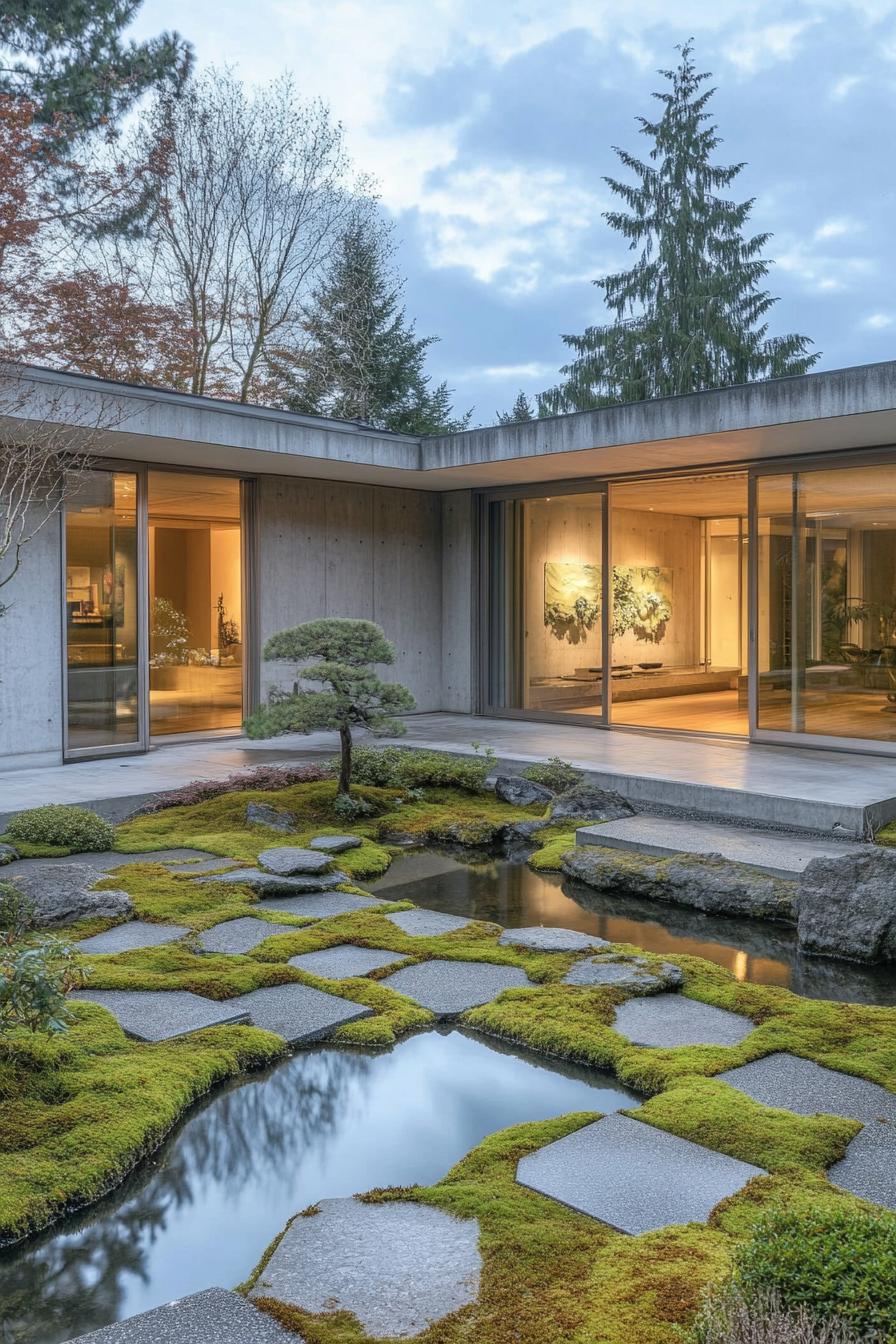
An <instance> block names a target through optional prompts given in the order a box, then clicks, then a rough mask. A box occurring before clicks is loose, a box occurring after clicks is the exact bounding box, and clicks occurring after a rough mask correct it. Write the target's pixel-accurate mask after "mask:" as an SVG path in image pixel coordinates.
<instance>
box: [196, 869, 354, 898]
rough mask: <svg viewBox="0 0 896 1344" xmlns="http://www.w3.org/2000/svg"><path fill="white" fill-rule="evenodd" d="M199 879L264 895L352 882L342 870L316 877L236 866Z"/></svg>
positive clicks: (312, 889)
mask: <svg viewBox="0 0 896 1344" xmlns="http://www.w3.org/2000/svg"><path fill="white" fill-rule="evenodd" d="M197 881H199V882H202V883H206V882H222V883H225V884H226V885H228V886H231V885H240V886H246V887H249V888H250V889H251V890H252V891H257V892H258V893H259V894H260V895H263V896H296V895H298V894H299V892H302V891H330V890H332V888H333V887H338V886H341V884H342V883H343V882H350V881H351V878H350V877H349V875H348V873H342V872H337V873H321V874H319V876H316V877H284V876H282V875H281V874H279V873H263V872H262V871H261V869H260V868H235V869H234V870H233V871H232V872H230V873H221V875H220V876H219V877H200V878H198V879H197Z"/></svg>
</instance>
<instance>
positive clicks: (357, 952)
mask: <svg viewBox="0 0 896 1344" xmlns="http://www.w3.org/2000/svg"><path fill="white" fill-rule="evenodd" d="M406 960H407V958H406V957H405V955H404V953H403V952H383V951H380V950H379V949H378V948H375V947H357V946H356V945H355V944H354V943H337V944H336V945H335V946H334V947H322V948H321V949H320V950H319V951H317V952H302V953H300V954H299V956H297V957H290V959H289V964H290V966H295V967H296V968H297V970H300V971H307V972H308V973H309V975H321V976H323V977H324V979H326V980H344V979H345V978H346V977H347V976H352V975H369V974H370V972H371V971H380V970H382V969H383V967H385V966H394V965H395V963H396V962H399V961H406Z"/></svg>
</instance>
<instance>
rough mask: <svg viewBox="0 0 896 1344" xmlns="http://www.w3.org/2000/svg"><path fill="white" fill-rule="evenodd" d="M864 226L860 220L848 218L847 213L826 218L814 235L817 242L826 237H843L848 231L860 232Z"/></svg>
mask: <svg viewBox="0 0 896 1344" xmlns="http://www.w3.org/2000/svg"><path fill="white" fill-rule="evenodd" d="M864 227H865V226H864V224H863V223H862V222H861V220H858V219H850V217H849V216H848V215H841V216H840V217H839V218H835V219H826V220H825V222H824V223H823V224H821V225H819V227H818V228H817V229H816V230H815V235H814V236H815V238H816V240H818V241H819V242H820V241H823V240H824V239H826V238H844V237H846V236H847V234H850V233H860V232H861V231H862V229H863V228H864Z"/></svg>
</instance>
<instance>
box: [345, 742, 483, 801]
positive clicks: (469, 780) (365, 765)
mask: <svg viewBox="0 0 896 1344" xmlns="http://www.w3.org/2000/svg"><path fill="white" fill-rule="evenodd" d="M493 760H494V756H493V754H492V753H490V752H484V753H482V754H481V755H476V756H452V755H450V753H449V752H446V751H408V750H404V749H402V748H401V747H356V748H355V750H354V752H353V754H352V780H353V782H354V783H356V784H368V785H371V786H373V787H374V788H380V789H421V788H432V789H463V790H464V791H465V792H466V793H484V792H485V781H486V779H487V777H488V774H489V772H490V770H491V768H492V762H493Z"/></svg>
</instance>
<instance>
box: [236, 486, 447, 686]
mask: <svg viewBox="0 0 896 1344" xmlns="http://www.w3.org/2000/svg"><path fill="white" fill-rule="evenodd" d="M257 491H258V494H257V499H258V512H257V536H258V543H257V545H258V557H257V565H258V626H259V634H260V638H261V642H262V643H263V642H264V640H265V639H267V638H268V637H269V636H270V635H272V634H274V633H275V631H277V630H283V629H286V628H287V627H289V626H293V625H299V624H300V623H301V622H302V621H308V620H312V619H313V618H315V617H318V616H353V617H361V618H364V619H366V620H371V621H376V622H377V624H378V625H381V626H382V627H383V629H384V630H385V632H386V634H387V636H388V637H389V639H391V640H392V642H393V643H394V644H395V647H396V652H397V661H396V664H395V667H394V668H393V669H391V671H390V673H389V675H390V676H393V677H394V679H395V680H396V681H400V682H402V683H403V684H404V685H405V686H407V687H409V689H410V690H411V691H412V692H413V693H414V695H415V697H416V700H417V709H418V710H421V711H424V710H437V709H441V708H442V707H443V704H442V700H443V693H442V661H443V642H442V549H441V532H442V525H441V504H440V499H439V496H438V495H437V494H434V493H430V492H428V491H420V490H401V489H393V488H391V487H383V486H372V485H356V484H347V483H345V482H342V481H317V480H309V479H303V480H296V479H291V478H288V477H282V476H261V477H259V479H258V486H257ZM464 642H465V644H466V646H467V647H468V646H469V632H467V634H466V638H465V641H464ZM260 681H261V695H262V698H263V699H264V698H266V696H267V693H268V690H269V689H270V687H271V686H272V685H285V686H288V685H290V684H291V682H292V677H291V676H290V674H289V670H288V669H286V668H284V667H280V666H278V665H277V664H265V663H264V662H262V664H261V677H260Z"/></svg>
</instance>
